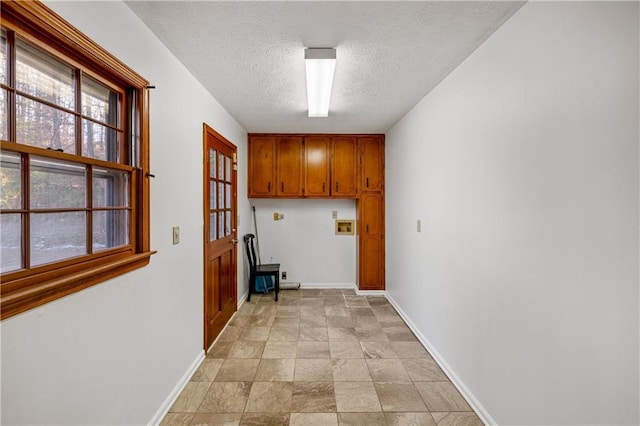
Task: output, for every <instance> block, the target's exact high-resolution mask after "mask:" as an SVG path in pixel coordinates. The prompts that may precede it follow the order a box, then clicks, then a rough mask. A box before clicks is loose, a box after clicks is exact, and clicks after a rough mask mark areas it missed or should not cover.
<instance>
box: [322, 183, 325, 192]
mask: <svg viewBox="0 0 640 426" xmlns="http://www.w3.org/2000/svg"><path fill="white" fill-rule="evenodd" d="M324 184H325V182H322V192H324Z"/></svg>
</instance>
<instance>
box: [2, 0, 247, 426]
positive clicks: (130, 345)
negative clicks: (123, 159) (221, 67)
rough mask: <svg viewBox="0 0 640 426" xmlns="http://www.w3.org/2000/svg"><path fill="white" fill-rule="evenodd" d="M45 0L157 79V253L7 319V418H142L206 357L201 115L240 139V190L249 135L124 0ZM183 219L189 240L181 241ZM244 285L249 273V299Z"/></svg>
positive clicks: (243, 206) (243, 209) (243, 203)
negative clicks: (138, 265) (175, 241)
mask: <svg viewBox="0 0 640 426" xmlns="http://www.w3.org/2000/svg"><path fill="white" fill-rule="evenodd" d="M47 4H48V5H49V6H50V7H52V8H53V9H54V10H55V11H56V12H57V13H59V14H60V15H62V16H63V17H64V18H65V19H67V20H68V21H70V22H71V23H72V24H73V25H75V26H77V27H78V28H79V29H80V30H81V31H83V32H84V33H85V34H87V35H88V36H90V37H91V38H93V39H94V40H95V41H97V42H98V43H99V44H101V45H102V46H104V47H105V48H106V49H107V50H109V51H111V52H112V53H114V54H115V55H116V56H118V57H119V58H120V59H122V60H123V61H124V62H125V63H126V64H128V65H129V66H130V67H132V68H133V69H135V70H136V71H137V72H138V73H140V74H141V75H142V76H144V77H145V78H147V79H148V80H149V81H150V82H151V84H153V85H155V86H156V87H157V89H155V90H154V91H153V92H152V94H151V150H152V151H151V167H152V171H153V173H154V174H155V175H156V178H155V179H154V180H153V181H152V194H151V208H152V210H151V230H152V238H151V246H152V248H153V249H154V250H157V251H158V253H157V254H156V255H154V256H153V257H152V259H151V263H150V265H149V266H147V267H146V268H143V269H141V270H137V271H134V272H131V273H129V274H126V275H125V276H122V277H119V278H118V279H114V280H111V281H108V282H105V283H102V284H100V285H97V286H95V287H92V288H90V289H87V290H85V291H82V292H80V293H77V294H74V295H72V296H69V297H65V298H63V299H60V300H58V301H56V302H53V303H49V304H47V305H45V306H42V307H40V308H38V309H34V310H32V311H29V312H26V313H24V314H21V315H19V316H16V317H13V318H10V319H8V320H5V321H3V322H2V325H1V326H2V423H3V424H144V423H147V422H148V421H149V420H151V418H152V416H153V415H154V414H155V413H156V411H157V410H158V409H159V407H160V406H161V404H162V403H163V401H164V400H165V398H167V396H168V395H169V393H170V392H171V390H172V389H173V388H174V386H176V384H177V383H178V381H179V379H180V378H181V377H182V376H183V374H184V373H185V371H186V370H187V369H188V368H189V366H190V365H191V364H192V363H193V362H194V360H196V359H197V357H198V356H199V355H200V354H201V353H202V345H203V329H202V312H203V304H202V285H203V284H202V274H203V271H202V255H201V253H202V229H203V218H202V178H201V177H202V166H201V165H202V123H203V122H206V123H208V124H209V125H211V126H212V127H213V128H214V129H216V130H217V131H218V132H219V133H221V134H222V135H224V136H225V137H226V138H227V139H229V140H230V141H232V142H233V143H235V144H236V145H237V146H238V152H239V173H238V176H239V188H246V132H245V131H244V130H243V129H242V128H241V127H240V126H239V125H238V123H236V121H235V120H234V119H233V118H232V117H231V116H230V115H229V114H228V113H227V112H226V111H225V110H224V109H223V108H222V107H221V106H220V105H219V104H218V103H217V102H216V101H215V99H213V98H212V97H211V96H210V95H209V94H208V93H207V92H206V91H205V90H204V88H203V87H202V86H201V85H200V84H199V83H198V82H197V81H196V80H195V79H194V78H193V77H192V76H191V75H190V74H189V73H188V72H187V71H186V69H185V68H184V67H183V66H182V65H181V64H180V63H179V62H178V61H177V60H176V59H175V58H174V57H173V56H172V55H171V53H170V52H169V51H168V50H167V49H166V48H165V47H164V46H163V45H162V44H161V43H160V42H159V40H157V39H156V38H155V37H154V36H153V35H152V34H151V32H150V31H149V30H148V29H147V28H146V27H145V26H144V25H143V24H142V23H141V22H140V21H139V20H138V18H137V17H136V16H135V15H134V14H133V12H131V10H130V9H129V8H128V7H127V6H126V5H125V4H124V3H122V2H72V3H66V2H47ZM245 194H246V190H244V189H240V190H239V206H240V209H239V210H240V211H239V213H240V216H241V217H240V233H242V232H243V228H244V226H246V225H248V224H250V220H249V219H250V216H249V204H248V201H247V199H246V196H245ZM176 225H178V226H180V228H181V241H180V244H179V245H175V246H173V245H172V244H171V227H172V226H176ZM242 259H243V257H242V256H241V257H240V261H242ZM240 272H241V273H242V272H243V269H241V270H240ZM243 283H244V277H243V276H242V275H241V276H240V277H239V284H240V285H241V288H240V289H239V292H240V294H241V295H242V294H244V293H245V292H246V288H245V287H242V284H243Z"/></svg>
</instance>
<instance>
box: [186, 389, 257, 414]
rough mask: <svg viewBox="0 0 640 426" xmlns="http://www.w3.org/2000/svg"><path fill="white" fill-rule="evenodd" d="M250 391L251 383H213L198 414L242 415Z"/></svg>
mask: <svg viewBox="0 0 640 426" xmlns="http://www.w3.org/2000/svg"><path fill="white" fill-rule="evenodd" d="M250 391H251V382H213V383H211V386H210V387H209V390H208V391H207V394H206V395H205V397H204V399H203V400H202V403H201V404H200V407H199V408H198V412H200V413H242V412H243V411H244V407H245V405H246V404H247V399H248V398H249V392H250Z"/></svg>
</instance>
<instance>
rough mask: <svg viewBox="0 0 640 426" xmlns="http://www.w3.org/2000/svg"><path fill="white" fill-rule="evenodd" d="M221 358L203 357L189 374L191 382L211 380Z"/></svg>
mask: <svg viewBox="0 0 640 426" xmlns="http://www.w3.org/2000/svg"><path fill="white" fill-rule="evenodd" d="M223 362H224V360H223V359H215V358H205V360H204V361H202V364H200V367H198V369H197V370H196V372H195V373H194V374H193V376H191V381H192V382H212V381H213V379H214V378H215V377H216V374H218V370H220V367H222V363H223Z"/></svg>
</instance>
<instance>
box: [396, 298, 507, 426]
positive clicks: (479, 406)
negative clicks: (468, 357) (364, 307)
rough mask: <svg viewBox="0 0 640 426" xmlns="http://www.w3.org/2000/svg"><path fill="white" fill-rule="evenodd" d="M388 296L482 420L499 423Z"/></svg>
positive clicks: (492, 423)
mask: <svg viewBox="0 0 640 426" xmlns="http://www.w3.org/2000/svg"><path fill="white" fill-rule="evenodd" d="M385 293H386V292H385ZM386 297H387V300H388V301H389V303H391V305H393V307H394V308H395V310H396V311H398V314H400V316H401V317H402V319H403V320H404V322H405V323H407V326H409V328H410V329H411V331H412V332H413V334H415V335H416V337H417V338H418V340H419V341H420V343H421V344H422V346H424V347H425V349H426V350H427V351H428V352H429V353H430V354H431V357H432V358H433V360H434V361H435V362H436V363H437V364H438V365H439V366H440V368H441V369H442V371H444V373H445V374H446V375H447V377H449V380H451V383H453V385H454V386H455V387H456V388H457V389H458V391H459V392H460V394H461V395H462V397H463V398H464V399H465V400H466V401H467V403H469V405H470V406H471V408H473V410H474V411H475V412H476V414H478V417H480V420H482V422H483V423H484V424H485V425H496V424H497V423H496V422H495V420H493V418H491V416H490V415H489V413H488V412H487V410H485V408H484V407H483V406H482V404H480V401H478V400H477V399H476V397H475V396H474V395H473V394H472V393H471V391H470V390H469V389H468V388H467V387H466V386H465V384H464V383H463V382H462V380H460V378H459V377H458V375H457V374H456V373H455V371H453V369H452V368H451V367H450V366H449V364H447V362H446V361H445V360H444V358H442V356H440V354H439V353H438V351H437V350H436V349H435V348H434V347H433V345H432V344H431V343H429V340H428V339H427V338H426V337H424V335H423V334H422V333H421V332H420V330H419V329H418V327H417V326H416V325H415V324H414V322H413V321H411V319H410V318H409V317H408V316H407V314H406V313H405V312H404V311H403V310H402V308H401V307H400V305H398V303H397V302H396V301H395V300H394V299H393V297H391V296H390V295H389V294H388V293H387V294H386Z"/></svg>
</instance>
